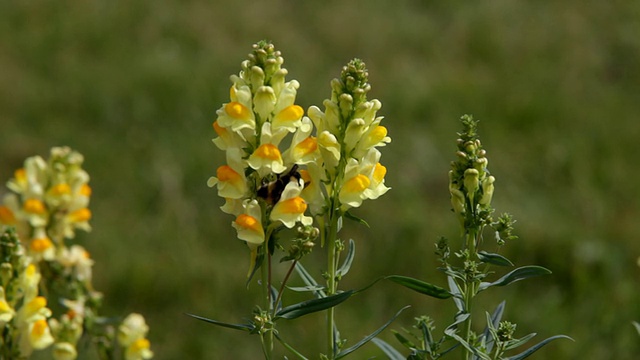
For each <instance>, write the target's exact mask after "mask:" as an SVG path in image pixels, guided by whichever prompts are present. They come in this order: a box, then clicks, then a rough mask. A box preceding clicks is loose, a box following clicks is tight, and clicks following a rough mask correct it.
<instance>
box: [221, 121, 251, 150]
mask: <svg viewBox="0 0 640 360" xmlns="http://www.w3.org/2000/svg"><path fill="white" fill-rule="evenodd" d="M213 130H214V131H215V132H216V134H218V137H217V138H215V139H213V143H214V144H215V145H216V146H217V147H218V148H219V149H220V150H227V149H228V148H231V147H234V148H243V147H245V146H246V141H244V140H243V139H242V137H241V136H240V135H238V134H237V133H235V132H233V131H230V130H229V129H227V128H224V127H222V126H220V124H219V122H218V121H217V120H216V121H214V122H213Z"/></svg>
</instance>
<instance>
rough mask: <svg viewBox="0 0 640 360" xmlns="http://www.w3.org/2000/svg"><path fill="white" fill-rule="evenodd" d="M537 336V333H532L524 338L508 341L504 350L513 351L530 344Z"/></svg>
mask: <svg viewBox="0 0 640 360" xmlns="http://www.w3.org/2000/svg"><path fill="white" fill-rule="evenodd" d="M536 335H538V334H536V333H531V334H528V335H525V336H523V337H521V338H520V339H512V340H509V341H507V343H506V344H505V347H504V350H505V351H506V350H511V349H515V348H518V347H520V346H522V345H524V344H526V343H528V342H529V340H531V339H533V338H534V337H535V336H536Z"/></svg>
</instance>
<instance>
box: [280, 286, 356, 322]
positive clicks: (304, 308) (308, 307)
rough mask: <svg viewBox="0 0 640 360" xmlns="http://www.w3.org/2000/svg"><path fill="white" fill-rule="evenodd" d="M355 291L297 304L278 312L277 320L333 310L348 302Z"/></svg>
mask: <svg viewBox="0 0 640 360" xmlns="http://www.w3.org/2000/svg"><path fill="white" fill-rule="evenodd" d="M353 293H354V291H353V290H349V291H345V292H341V293H339V294H335V295H331V296H327V297H323V298H319V299H311V300H306V301H303V302H299V303H297V304H293V305H289V306H286V307H284V308H282V309H280V311H278V312H276V316H275V318H276V319H289V320H290V319H295V318H298V317H300V316H303V315H307V314H311V313H314V312H317V311H322V310H326V309H329V308H332V307H334V306H336V305H338V304H340V303H341V302H343V301H345V300H347V299H348V298H349V297H351V295H353Z"/></svg>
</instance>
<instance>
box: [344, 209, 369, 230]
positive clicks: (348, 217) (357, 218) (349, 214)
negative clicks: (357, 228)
mask: <svg viewBox="0 0 640 360" xmlns="http://www.w3.org/2000/svg"><path fill="white" fill-rule="evenodd" d="M344 217H346V218H347V219H349V220H353V221H355V222H357V223H358V224H361V225H364V226H366V227H368V228H370V227H371V226H369V224H368V223H367V222H366V221H365V220H364V219H362V218H360V217H357V216H356V215H353V214H352V213H350V212H349V211H346V212H345V213H344Z"/></svg>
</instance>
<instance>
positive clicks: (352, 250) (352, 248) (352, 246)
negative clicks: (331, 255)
mask: <svg viewBox="0 0 640 360" xmlns="http://www.w3.org/2000/svg"><path fill="white" fill-rule="evenodd" d="M355 255H356V242H355V241H353V239H349V250H347V256H346V257H345V259H344V262H343V263H342V266H340V268H339V269H338V271H337V272H336V275H337V276H339V277H342V276H345V275H347V273H348V272H349V269H351V263H353V258H354V257H355Z"/></svg>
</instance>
